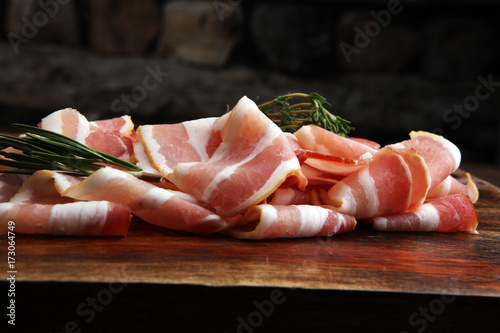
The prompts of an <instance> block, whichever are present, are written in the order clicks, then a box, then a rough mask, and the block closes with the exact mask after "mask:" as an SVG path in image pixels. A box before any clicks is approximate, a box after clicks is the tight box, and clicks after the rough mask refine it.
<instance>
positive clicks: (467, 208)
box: [371, 194, 477, 234]
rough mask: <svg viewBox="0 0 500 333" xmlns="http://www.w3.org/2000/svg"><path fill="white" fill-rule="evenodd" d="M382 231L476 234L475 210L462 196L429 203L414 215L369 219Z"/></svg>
mask: <svg viewBox="0 0 500 333" xmlns="http://www.w3.org/2000/svg"><path fill="white" fill-rule="evenodd" d="M371 222H372V223H373V227H374V229H376V230H382V231H439V232H454V231H466V232H470V233H473V234H476V233H477V231H476V228H477V216H476V210H475V209H474V205H473V203H472V201H471V200H470V198H469V197H468V196H467V195H465V194H453V195H449V196H446V197H442V198H439V199H433V200H429V201H428V202H426V203H424V204H423V205H422V206H420V208H418V209H417V210H415V211H413V212H407V213H404V214H400V215H390V216H385V217H377V218H374V219H373V220H371Z"/></svg>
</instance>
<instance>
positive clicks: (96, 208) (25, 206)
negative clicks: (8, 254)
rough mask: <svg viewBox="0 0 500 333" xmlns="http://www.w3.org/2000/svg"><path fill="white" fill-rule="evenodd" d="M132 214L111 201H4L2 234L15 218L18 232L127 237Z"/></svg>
mask: <svg viewBox="0 0 500 333" xmlns="http://www.w3.org/2000/svg"><path fill="white" fill-rule="evenodd" d="M131 217H132V215H131V214H130V209H129V208H128V207H127V206H124V205H121V204H117V203H113V202H107V201H99V202H72V203H66V204H55V205H49V204H33V203H18V202H4V203H0V234H5V233H7V231H8V228H7V227H8V222H9V221H14V222H15V224H16V232H19V233H25V234H50V235H75V236H125V235H126V234H127V231H128V228H129V224H130V220H131Z"/></svg>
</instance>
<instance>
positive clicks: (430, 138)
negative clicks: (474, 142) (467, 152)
mask: <svg viewBox="0 0 500 333" xmlns="http://www.w3.org/2000/svg"><path fill="white" fill-rule="evenodd" d="M410 138H411V139H410V140H406V141H403V142H401V143H400V144H399V146H401V145H402V146H404V147H406V148H413V149H415V150H416V151H417V152H418V153H419V154H421V155H422V156H423V157H424V160H425V163H426V164H427V167H428V168H429V175H430V177H431V185H430V188H433V187H434V186H436V185H438V184H439V183H440V182H442V181H443V180H445V179H446V177H448V176H449V175H450V174H451V173H452V172H454V171H455V170H457V169H458V167H459V166H460V161H461V154H460V150H459V149H458V147H457V146H455V145H454V144H453V143H452V142H450V141H449V140H447V139H445V138H444V137H442V136H440V135H436V134H433V133H429V132H425V131H417V132H415V131H412V132H411V133H410ZM396 145H398V144H396Z"/></svg>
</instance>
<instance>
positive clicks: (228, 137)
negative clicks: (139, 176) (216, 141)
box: [169, 97, 307, 216]
mask: <svg viewBox="0 0 500 333" xmlns="http://www.w3.org/2000/svg"><path fill="white" fill-rule="evenodd" d="M223 133H224V134H223V139H222V143H221V144H220V145H219V147H218V148H217V150H215V152H214V154H213V155H212V156H211V157H210V158H209V159H208V160H207V161H206V162H193V163H180V164H178V165H177V166H176V167H175V169H174V172H173V173H172V175H171V176H170V177H169V180H170V181H172V183H174V184H175V185H176V186H177V187H178V188H179V189H180V190H182V191H183V192H186V193H189V194H191V195H193V196H194V197H196V198H197V199H198V200H200V201H201V202H206V203H209V204H210V205H211V206H212V207H213V208H214V209H215V210H216V212H217V213H218V214H220V215H222V216H233V215H237V214H239V213H241V212H243V211H245V210H246V209H248V208H249V207H251V206H254V205H256V204H258V203H259V202H261V201H262V200H264V199H265V198H266V197H268V196H269V195H270V194H271V193H273V192H274V191H275V190H276V189H277V188H278V187H279V186H280V185H281V184H282V183H283V182H284V181H285V180H287V178H289V177H295V180H296V181H297V182H298V184H299V188H305V185H306V182H307V180H306V179H305V177H304V176H303V175H302V172H301V168H300V163H299V160H298V159H297V157H296V155H295V153H294V151H293V149H292V147H291V146H290V143H289V141H288V138H287V137H286V136H285V134H284V133H283V132H282V131H281V129H280V128H279V127H278V126H277V125H276V124H274V123H273V122H272V121H271V120H270V119H269V118H267V117H266V116H265V115H264V114H263V113H262V112H261V111H260V110H259V108H258V107H257V105H256V104H255V103H254V102H253V101H251V100H250V99H248V98H247V97H243V98H242V99H241V100H240V101H239V102H238V103H237V105H236V106H235V108H234V109H233V110H232V111H231V113H230V115H229V116H228V118H227V121H226V127H225V129H224V130H223Z"/></svg>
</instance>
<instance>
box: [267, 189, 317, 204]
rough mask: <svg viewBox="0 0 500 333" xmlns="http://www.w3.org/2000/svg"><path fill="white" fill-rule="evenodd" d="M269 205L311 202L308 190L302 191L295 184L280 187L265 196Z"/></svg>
mask: <svg viewBox="0 0 500 333" xmlns="http://www.w3.org/2000/svg"><path fill="white" fill-rule="evenodd" d="M267 203H269V204H271V205H306V204H310V203H311V195H310V191H307V190H306V191H303V190H301V189H299V188H297V187H296V186H287V187H280V188H278V189H277V190H276V191H274V193H273V194H271V195H270V196H269V198H267Z"/></svg>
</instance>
